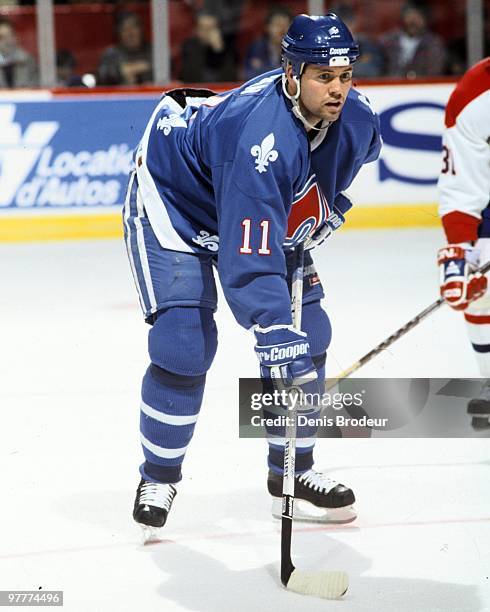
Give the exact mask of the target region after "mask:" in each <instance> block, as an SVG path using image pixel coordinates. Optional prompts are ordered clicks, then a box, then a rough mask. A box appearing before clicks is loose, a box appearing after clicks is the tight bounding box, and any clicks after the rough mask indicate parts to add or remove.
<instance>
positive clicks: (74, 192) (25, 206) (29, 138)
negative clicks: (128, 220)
mask: <svg viewBox="0 0 490 612" xmlns="http://www.w3.org/2000/svg"><path fill="white" fill-rule="evenodd" d="M453 87H454V83H445V82H444V83H423V84H421V83H414V84H405V85H366V86H364V85H363V86H361V87H359V89H360V90H361V91H362V92H363V93H364V94H365V95H366V96H367V98H369V101H370V103H371V105H372V107H373V108H374V109H375V110H376V111H377V112H378V114H379V116H380V123H381V132H382V135H383V140H384V147H383V150H382V153H381V155H380V158H379V160H377V161H376V162H374V163H371V164H368V165H366V166H364V168H363V169H362V170H361V172H360V173H359V176H358V177H357V178H356V180H355V181H354V183H353V185H352V186H351V188H350V190H349V192H350V194H351V196H352V198H353V200H354V202H355V207H354V209H353V210H352V211H351V212H350V213H349V216H348V223H347V224H346V227H348V228H351V229H360V228H395V227H428V226H437V225H439V223H440V222H439V219H438V216H437V205H436V201H437V189H436V185H437V178H438V173H439V167H440V150H441V134H442V130H443V117H444V105H445V103H446V101H447V98H448V96H449V94H450V92H451V90H452V89H453ZM216 89H218V88H216ZM158 98H159V93H157V92H155V91H149V92H144V93H137V92H133V93H131V92H119V93H110V92H105V93H85V94H79V95H67V94H62V95H59V94H56V93H53V92H50V91H36V92H29V91H24V92H14V93H4V94H2V95H1V96H0V132H1V133H2V139H1V142H0V241H1V242H13V241H29V240H57V239H67V240H70V239H83V238H117V237H120V236H121V235H122V226H121V221H120V208H121V205H122V202H123V200H124V192H125V187H126V184H127V176H128V171H129V168H130V166H131V156H132V150H133V149H134V147H135V146H136V144H137V142H138V140H139V138H140V137H141V134H142V132H143V130H144V127H145V124H146V122H147V121H148V118H149V116H150V115H151V112H152V109H153V108H154V106H155V103H156V101H157V100H158Z"/></svg>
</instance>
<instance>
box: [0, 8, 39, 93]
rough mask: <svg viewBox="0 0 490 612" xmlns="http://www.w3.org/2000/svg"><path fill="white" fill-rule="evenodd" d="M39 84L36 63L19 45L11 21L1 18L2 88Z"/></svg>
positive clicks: (0, 77)
mask: <svg viewBox="0 0 490 612" xmlns="http://www.w3.org/2000/svg"><path fill="white" fill-rule="evenodd" d="M38 84H39V78H38V73H37V66H36V61H35V60H34V58H33V57H32V55H30V54H29V53H27V51H26V50H25V49H23V48H22V47H20V46H19V45H18V43H17V37H16V35H15V29H14V26H13V24H12V22H11V21H10V19H7V17H2V16H0V88H5V87H35V86H36V85H38Z"/></svg>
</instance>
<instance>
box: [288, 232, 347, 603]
mask: <svg viewBox="0 0 490 612" xmlns="http://www.w3.org/2000/svg"><path fill="white" fill-rule="evenodd" d="M303 260H304V250H303V245H302V244H301V245H300V246H299V247H298V248H297V249H296V262H295V266H294V272H293V277H292V283H291V314H292V317H293V325H294V327H295V328H296V329H298V330H301V312H302V302H303V268H304V265H303ZM289 392H290V393H291V392H294V391H292V390H290V391H289ZM297 392H300V391H299V390H298V391H297ZM288 416H289V419H288V420H287V423H288V425H287V427H286V436H285V437H286V440H285V446H284V479H283V490H282V519H281V521H282V522H281V582H282V583H283V585H284V586H285V587H286V588H287V589H290V590H292V591H295V592H296V593H302V594H303V595H313V596H316V597H323V598H325V599H338V598H339V597H341V596H342V595H344V593H345V592H346V591H347V588H348V585H349V579H348V577H347V574H345V573H344V572H337V571H330V572H327V571H302V570H299V569H296V568H295V567H294V565H293V562H292V560H291V536H292V529H293V507H294V482H295V481H294V476H295V471H294V466H295V454H296V408H295V406H294V407H293V409H292V410H288Z"/></svg>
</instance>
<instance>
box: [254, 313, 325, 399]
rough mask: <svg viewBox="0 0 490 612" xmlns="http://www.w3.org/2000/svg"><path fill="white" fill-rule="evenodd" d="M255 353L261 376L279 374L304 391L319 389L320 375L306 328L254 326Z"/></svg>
mask: <svg viewBox="0 0 490 612" xmlns="http://www.w3.org/2000/svg"><path fill="white" fill-rule="evenodd" d="M254 332H255V338H256V340H257V344H256V345H255V353H256V355H257V357H258V359H259V362H260V375H261V377H262V378H266V379H267V378H268V379H271V378H272V379H274V378H279V379H280V380H281V382H282V384H283V385H284V386H285V387H286V388H290V387H293V386H298V387H300V388H301V390H302V391H303V392H304V393H319V392H320V387H319V384H318V375H317V372H316V368H315V365H314V363H313V361H312V359H311V355H310V345H309V343H308V339H307V336H306V334H305V333H304V332H301V331H297V330H296V329H294V328H293V327H292V326H291V325H272V326H271V327H267V328H262V327H259V326H256V327H255V328H254Z"/></svg>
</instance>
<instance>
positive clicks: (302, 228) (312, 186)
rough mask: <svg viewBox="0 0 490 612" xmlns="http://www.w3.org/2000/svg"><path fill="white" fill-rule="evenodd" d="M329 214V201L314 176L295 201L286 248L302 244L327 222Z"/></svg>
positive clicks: (290, 214) (290, 215) (289, 218)
mask: <svg viewBox="0 0 490 612" xmlns="http://www.w3.org/2000/svg"><path fill="white" fill-rule="evenodd" d="M329 214H330V209H329V207H328V203H327V199H326V198H325V196H324V195H323V193H322V191H321V189H320V187H319V186H318V183H317V182H316V176H315V175H314V174H313V175H312V176H311V177H310V178H309V179H308V182H307V183H306V185H305V186H304V187H303V189H302V190H301V191H300V192H299V193H298V194H297V195H296V197H295V199H294V200H293V204H292V206H291V210H290V212H289V217H288V233H287V236H286V240H285V241H284V246H285V247H293V246H294V245H295V244H298V243H299V242H302V241H303V240H304V239H305V238H306V237H307V236H309V235H311V234H313V232H314V231H315V230H316V229H317V228H318V227H320V226H321V225H322V224H323V223H324V222H325V220H326V219H327V217H328V215H329Z"/></svg>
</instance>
